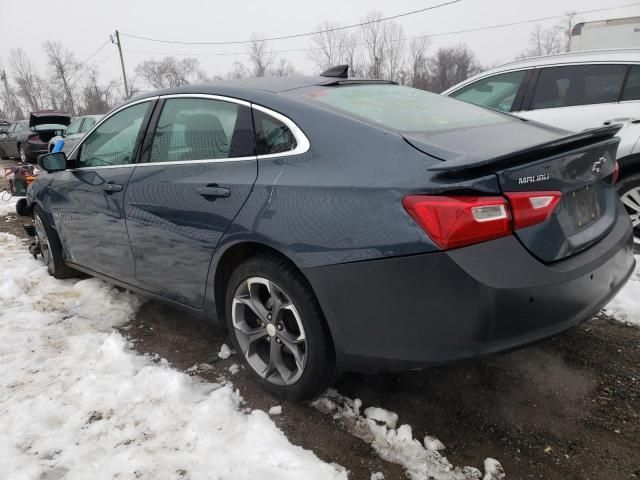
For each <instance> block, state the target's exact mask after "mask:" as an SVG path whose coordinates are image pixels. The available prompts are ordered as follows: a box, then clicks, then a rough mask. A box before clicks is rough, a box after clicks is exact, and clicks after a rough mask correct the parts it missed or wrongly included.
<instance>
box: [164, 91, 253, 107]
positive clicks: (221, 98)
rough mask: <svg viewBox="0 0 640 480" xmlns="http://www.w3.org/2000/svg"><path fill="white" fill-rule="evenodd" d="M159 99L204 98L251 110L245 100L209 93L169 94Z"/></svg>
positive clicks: (249, 104)
mask: <svg viewBox="0 0 640 480" xmlns="http://www.w3.org/2000/svg"><path fill="white" fill-rule="evenodd" d="M160 98H162V99H166V98H205V99H209V100H219V101H221V102H229V103H237V104H238V105H244V106H245V107H249V108H251V103H249V102H247V101H246V100H240V99H239V98H233V97H225V96H224V95H214V94H212V93H211V94H210V93H171V94H167V95H161V96H160Z"/></svg>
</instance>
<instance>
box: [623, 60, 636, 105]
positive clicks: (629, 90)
mask: <svg viewBox="0 0 640 480" xmlns="http://www.w3.org/2000/svg"><path fill="white" fill-rule="evenodd" d="M621 100H623V101H624V100H640V65H634V66H633V67H631V70H630V71H629V76H628V77H627V84H626V85H625V86H624V92H622V98H621Z"/></svg>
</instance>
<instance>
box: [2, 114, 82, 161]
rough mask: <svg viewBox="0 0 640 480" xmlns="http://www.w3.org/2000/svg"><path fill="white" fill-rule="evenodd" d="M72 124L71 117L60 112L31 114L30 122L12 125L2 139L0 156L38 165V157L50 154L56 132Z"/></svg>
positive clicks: (24, 121)
mask: <svg viewBox="0 0 640 480" xmlns="http://www.w3.org/2000/svg"><path fill="white" fill-rule="evenodd" d="M69 123H71V116H70V115H68V114H66V113H64V112H61V111H59V110H39V111H37V112H31V114H30V115H29V120H21V121H19V122H14V123H12V124H11V125H10V126H9V128H8V129H7V133H6V135H4V136H3V137H2V138H0V156H2V157H3V158H5V157H14V158H16V157H17V158H19V159H20V160H21V161H22V162H25V163H36V161H37V159H38V156H39V155H42V154H43V153H48V151H49V150H48V146H47V145H48V143H49V140H50V139H51V138H52V137H53V136H55V132H56V131H58V130H63V129H65V128H66V127H67V125H69Z"/></svg>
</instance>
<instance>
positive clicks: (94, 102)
mask: <svg viewBox="0 0 640 480" xmlns="http://www.w3.org/2000/svg"><path fill="white" fill-rule="evenodd" d="M116 90H117V82H116V81H115V80H112V81H110V82H109V83H108V84H106V85H100V83H99V79H98V70H97V69H96V68H92V69H90V70H89V73H88V75H87V82H86V84H85V85H84V88H83V89H82V99H83V105H82V107H81V108H80V113H81V114H82V115H95V114H101V113H106V112H107V111H108V110H109V109H110V108H111V106H112V105H113V104H114V100H115V98H114V97H115V92H116Z"/></svg>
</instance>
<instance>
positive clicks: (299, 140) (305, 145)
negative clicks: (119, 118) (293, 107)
mask: <svg viewBox="0 0 640 480" xmlns="http://www.w3.org/2000/svg"><path fill="white" fill-rule="evenodd" d="M171 98H203V99H209V100H219V101H222V102H229V103H235V104H238V105H243V106H245V107H247V108H251V109H255V110H258V111H260V112H262V113H264V114H266V115H269V116H271V117H273V118H275V119H276V120H279V121H280V122H282V123H283V124H284V125H285V126H286V127H287V128H288V129H289V130H291V133H292V134H293V136H294V138H295V139H296V148H294V149H293V150H289V151H287V152H279V153H269V154H264V155H253V156H248V157H232V158H207V159H200V160H177V161H171V162H140V163H126V164H123V165H103V166H97V167H79V168H74V169H69V170H86V169H91V170H94V169H104V168H130V167H135V166H140V167H148V166H152V165H156V166H157V165H187V164H198V163H224V162H246V161H249V160H261V159H269V158H279V157H288V156H292V155H300V154H302V153H306V152H308V151H309V148H311V144H310V142H309V139H308V138H307V136H306V135H305V134H304V132H303V131H302V130H301V129H300V128H299V127H298V125H296V123H295V122H293V120H291V119H290V118H288V117H286V116H285V115H282V114H281V113H278V112H276V111H274V110H271V109H270V108H267V107H263V106H262V105H258V104H255V103H251V102H247V101H246V100H240V99H238V98H234V97H227V96H224V95H214V94H207V93H172V94H168V95H158V96H154V97H147V98H143V99H141V100H136V101H135V102H131V103H127V104H125V105H122V106H121V107H119V108H118V109H116V110H114V111H113V112H111V113H110V114H109V115H108V116H105V117H103V118H101V119H100V121H99V122H96V123H95V124H94V125H93V127H92V128H91V130H89V131H88V132H87V133H86V134H85V136H84V137H83V138H82V141H80V142H78V144H76V146H75V147H74V148H73V150H71V153H70V154H69V157H71V156H72V155H74V154H75V152H76V150H77V149H78V148H80V145H82V143H84V139H85V138H87V137H88V136H89V135H90V134H91V133H92V132H93V131H94V130H95V129H96V128H98V127H99V126H100V125H102V123H103V122H105V121H107V120H108V119H109V118H111V117H112V116H113V115H115V114H116V113H118V112H120V111H122V110H124V109H126V108H128V107H131V106H133V105H137V104H140V103H144V102H151V101H153V100H158V99H171Z"/></svg>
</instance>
